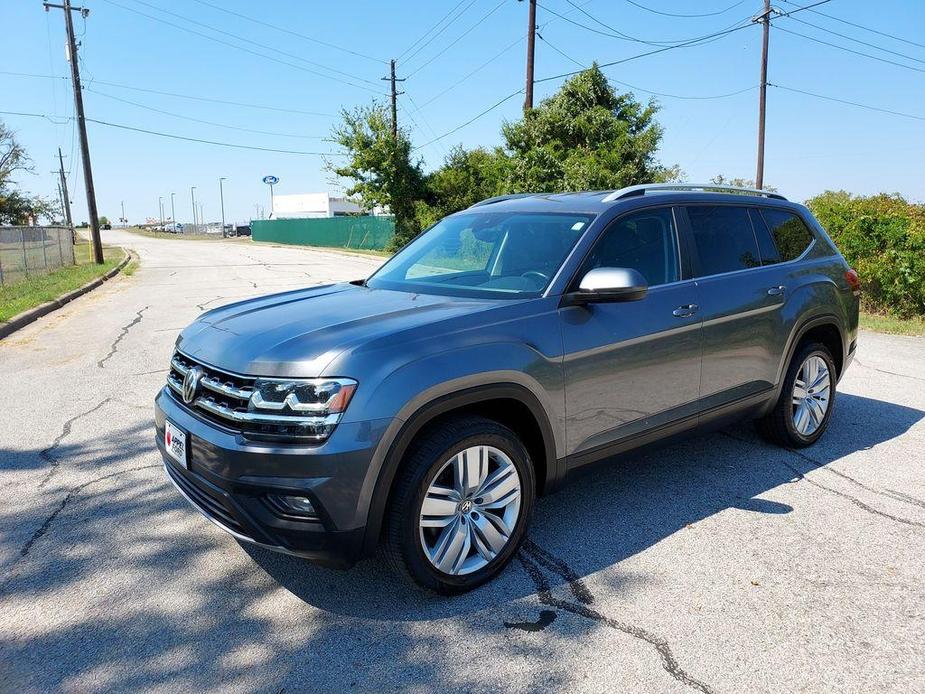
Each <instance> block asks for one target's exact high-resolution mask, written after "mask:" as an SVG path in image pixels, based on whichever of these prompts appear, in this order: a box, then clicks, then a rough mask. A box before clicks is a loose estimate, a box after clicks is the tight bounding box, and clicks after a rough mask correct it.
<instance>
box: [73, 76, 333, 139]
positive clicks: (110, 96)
mask: <svg viewBox="0 0 925 694" xmlns="http://www.w3.org/2000/svg"><path fill="white" fill-rule="evenodd" d="M84 90H85V91H88V92H92V93H94V94H98V95H100V96H103V97H106V98H107V99H112V100H114V101H120V102H122V103H123V104H129V105H130V106H136V107H138V108H142V109H145V110H146V111H152V112H154V113H160V114H163V115H165V116H170V117H172V118H180V119H181V120H187V121H191V122H193V123H202V124H203V125H211V126H214V127H216V128H227V129H228V130H238V131H240V132H245V133H255V134H257V135H271V136H273V137H295V138H301V139H305V140H323V139H324V138H323V137H322V136H321V135H296V134H294V133H279V132H272V131H269V130H254V129H252V128H241V127H238V126H236V125H227V124H225V123H216V122H214V121H209V120H202V119H200V118H193V117H191V116H184V115H181V114H179V113H172V112H171V111H164V110H162V109H159V108H155V107H154V106H148V105H147V104H140V103H138V102H137V101H130V100H129V99H123V98H121V97H118V96H115V95H113V94H107V93H106V92H101V91H99V90H98V89H93V88H92V87H84Z"/></svg>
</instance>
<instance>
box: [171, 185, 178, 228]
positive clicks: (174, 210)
mask: <svg viewBox="0 0 925 694" xmlns="http://www.w3.org/2000/svg"><path fill="white" fill-rule="evenodd" d="M175 195H176V193H171V194H170V223H171V224H173V230H174V232H176V230H177V208H176V207H175V206H174V204H173V197H174V196H175Z"/></svg>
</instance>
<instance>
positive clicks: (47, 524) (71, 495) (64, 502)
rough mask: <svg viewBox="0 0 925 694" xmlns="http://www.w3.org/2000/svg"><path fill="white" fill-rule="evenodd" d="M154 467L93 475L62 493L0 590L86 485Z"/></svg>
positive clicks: (20, 552)
mask: <svg viewBox="0 0 925 694" xmlns="http://www.w3.org/2000/svg"><path fill="white" fill-rule="evenodd" d="M155 467H161V465H159V464H153V465H139V466H137V467H132V468H128V469H126V470H119V471H118V472H110V473H108V474H105V475H100V476H99V477H94V478H93V479H92V480H87V481H86V482H83V483H82V484H78V485H77V486H76V487H74V488H73V489H71V491H69V492H68V493H67V494H65V495H64V497H62V499H61V501H60V503H58V505H57V506H56V507H55V509H54V510H53V511H52V512H51V513H50V514H49V515H48V516H47V517H46V518H45V520H44V521H43V522H42V524H41V525H40V526H39V527H38V528H37V529H36V531H35V532H34V533H32V535H31V536H30V537H29V539H28V540H26V543H25V544H24V545H23V546H22V548H21V549H20V550H19V555H18V556H17V557H16V559H15V560H14V561H13V564H12V565H11V566H10V572H9V574H8V575H7V579H6V580H5V581H4V582H3V584H2V585H0V590H2V589H4V588H6V586H8V585H9V583H10V581H12V580H13V579H14V578H15V577H16V573H15V571H14V569H15V568H16V566H17V565H18V564H19V563H20V562H21V561H22V560H23V559H24V558H25V557H26V556H27V555H28V554H29V552H30V551H31V550H32V547H33V546H34V545H35V543H36V542H37V541H38V540H39V539H40V538H41V537H42V536H43V535H45V534H46V533H47V532H48V530H49V529H50V528H51V525H52V523H54V522H55V519H56V518H57V517H58V515H59V514H60V513H61V512H62V511H63V510H64V509H65V508H67V506H68V504H70V503H71V502H72V501H73V500H74V499H75V498H76V497H77V496H78V495H79V494H80V492H82V491H83V490H84V489H86V488H87V487H89V486H91V485H93V484H96V483H97V482H102V481H104V480H108V479H111V478H113V477H118V476H119V475H124V474H126V473H129V472H137V471H139V470H148V469H150V468H155Z"/></svg>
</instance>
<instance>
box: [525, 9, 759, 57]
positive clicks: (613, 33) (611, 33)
mask: <svg viewBox="0 0 925 694" xmlns="http://www.w3.org/2000/svg"><path fill="white" fill-rule="evenodd" d="M566 2H568V3H569V4H570V5H571V6H572V7H574V8H575V9H576V10H578V11H579V12H581V13H582V14H583V15H585V16H586V17H588V18H589V19H591V20H592V21H593V22H595V23H596V24H599V25H600V26H602V27H604V28H605V29H607V31H601V30H600V29H595V28H594V27H590V26H588V25H587V24H582V23H581V22H576V21H575V20H574V19H569V18H568V17H567V16H565V15H563V14H560V13H559V12H556V11H555V10H553V9H551V8H549V7H547V6H546V5H542V4H539V3H537V4H538V5H539V6H540V7H542V8H543V9H544V10H545V11H546V12H549V13H550V14H552V15H554V16H556V17H558V18H559V19H563V20H565V21H566V22H568V23H569V24H573V25H574V26H577V27H579V28H581V29H584V30H585V31H590V32H592V33H594V34H600V35H601V36H607V37H609V38H612V39H621V40H623V41H631V42H633V43H642V44H645V45H647V46H673V45H679V44H684V45H688V44H692V43H694V42H696V41H701V40H706V39H710V38H712V37H713V36H716V35H717V33H718V32H714V33H712V34H705V35H703V36H698V37H694V38H690V39H678V40H664V41H656V40H650V39H641V38H639V37H638V36H631V35H630V34H626V33H624V32H622V31H619V30H618V29H615V28H614V27H612V26H611V25H610V24H607V23H606V22H603V21H601V20H600V19H598V18H597V17H595V16H594V15H592V14H591V13H590V12H588V11H587V10H585V9H584V8H582V7H580V6H578V5H576V4H575V3H574V2H572V0H566ZM750 21H751V17H745V18H743V19H740V20H739V21H737V22H736V23H735V24H731V25H729V26H728V27H726V28H725V29H721V30H720V31H725V30H726V29H732V28H734V27H736V26H738V25H743V26H748V24H743V23H744V22H750Z"/></svg>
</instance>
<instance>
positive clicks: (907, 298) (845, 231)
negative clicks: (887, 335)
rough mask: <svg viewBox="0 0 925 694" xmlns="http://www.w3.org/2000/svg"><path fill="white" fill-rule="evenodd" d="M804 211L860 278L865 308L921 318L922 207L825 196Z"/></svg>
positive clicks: (924, 291) (895, 199)
mask: <svg viewBox="0 0 925 694" xmlns="http://www.w3.org/2000/svg"><path fill="white" fill-rule="evenodd" d="M806 204H807V206H808V207H809V208H810V209H811V210H812V212H813V214H814V215H815V216H816V218H817V219H818V220H819V223H820V224H822V226H823V227H824V228H825V230H826V231H827V232H828V233H829V235H830V236H831V237H832V239H833V240H834V241H835V243H836V244H838V247H839V249H840V250H841V252H842V253H843V254H844V256H845V258H846V259H847V261H848V262H849V263H850V264H851V267H853V268H854V269H855V270H857V271H858V274H859V275H860V277H861V282H862V289H863V295H862V296H863V302H864V305H865V307H866V308H869V309H872V310H875V311H883V312H887V313H891V314H893V315H895V316H898V317H900V318H908V317H910V316H916V315H918V316H921V315H925V205H916V204H912V203H909V202H906V200H905V199H903V198H902V197H901V196H899V195H898V194H894V195H886V194H880V195H874V196H871V197H862V196H854V195H851V194H850V193H846V192H844V191H838V192H833V191H826V192H825V193H823V194H822V195H818V196H816V197H815V198H813V199H812V200H809V201H807V203H806Z"/></svg>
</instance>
